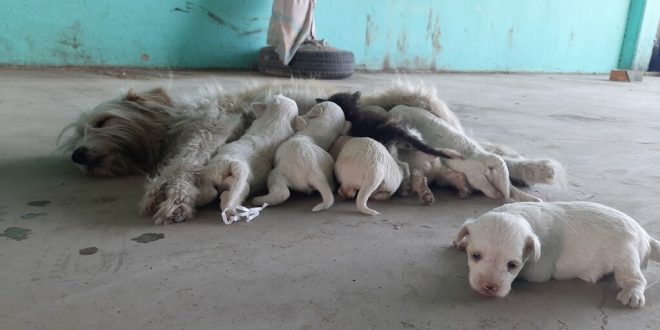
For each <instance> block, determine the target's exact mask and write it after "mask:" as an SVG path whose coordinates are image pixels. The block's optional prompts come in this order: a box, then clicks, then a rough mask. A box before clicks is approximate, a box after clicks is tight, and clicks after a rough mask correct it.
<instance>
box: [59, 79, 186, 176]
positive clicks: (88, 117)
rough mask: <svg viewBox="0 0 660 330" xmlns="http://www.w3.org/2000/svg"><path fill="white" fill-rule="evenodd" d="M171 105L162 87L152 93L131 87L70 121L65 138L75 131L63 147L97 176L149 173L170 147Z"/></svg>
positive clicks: (83, 168) (64, 150) (84, 169)
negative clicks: (168, 140) (168, 141)
mask: <svg viewBox="0 0 660 330" xmlns="http://www.w3.org/2000/svg"><path fill="white" fill-rule="evenodd" d="M171 105H172V101H171V99H170V97H169V96H168V95H167V93H166V92H165V90H163V89H161V88H157V89H154V90H151V91H149V92H146V93H135V92H133V91H132V90H129V91H128V92H126V94H124V95H122V96H121V97H119V98H116V99H114V100H110V101H107V102H104V103H101V104H100V105H98V106H97V107H96V108H94V109H93V110H92V111H90V112H87V113H83V114H82V115H81V116H80V117H79V118H78V120H76V121H75V122H73V123H71V124H69V125H67V126H66V127H65V128H64V129H63V130H62V132H61V133H60V137H61V136H62V135H63V134H65V133H66V132H67V131H69V130H72V131H73V135H72V136H71V137H70V138H69V139H68V140H67V141H66V142H65V143H63V144H62V145H61V146H60V150H61V151H63V152H66V153H70V155H71V160H72V161H73V162H74V163H76V164H78V166H79V167H80V168H81V169H82V170H83V171H85V172H86V173H88V174H90V175H94V176H121V175H127V174H131V173H136V172H141V171H149V170H151V169H153V167H154V166H155V165H156V164H157V162H158V160H159V159H160V157H162V153H163V150H164V148H165V147H166V146H165V144H166V138H167V129H168V123H169V122H170V121H171V118H172V115H173V112H172V108H171ZM58 140H59V138H58Z"/></svg>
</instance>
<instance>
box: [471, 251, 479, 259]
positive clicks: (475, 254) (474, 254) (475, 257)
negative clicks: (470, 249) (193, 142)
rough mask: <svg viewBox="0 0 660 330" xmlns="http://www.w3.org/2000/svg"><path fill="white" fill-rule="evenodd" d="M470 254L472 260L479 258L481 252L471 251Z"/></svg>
mask: <svg viewBox="0 0 660 330" xmlns="http://www.w3.org/2000/svg"><path fill="white" fill-rule="evenodd" d="M471 256H472V260H474V261H479V260H481V253H479V252H474V253H472V255H471Z"/></svg>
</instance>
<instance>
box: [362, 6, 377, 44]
mask: <svg viewBox="0 0 660 330" xmlns="http://www.w3.org/2000/svg"><path fill="white" fill-rule="evenodd" d="M375 32H376V25H375V24H374V22H373V21H372V20H371V15H369V14H367V23H366V26H365V32H364V45H365V46H367V47H368V46H371V43H372V42H373V41H374V34H375ZM365 49H366V47H365Z"/></svg>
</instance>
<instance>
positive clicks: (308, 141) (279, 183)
mask: <svg viewBox="0 0 660 330" xmlns="http://www.w3.org/2000/svg"><path fill="white" fill-rule="evenodd" d="M302 119H303V120H301V121H298V122H297V123H296V124H297V125H296V127H295V128H296V130H297V132H296V134H295V135H294V136H292V137H291V138H290V139H288V140H287V141H286V142H284V143H283V144H282V145H281V146H280V147H279V149H277V153H276V154H275V168H274V169H273V170H272V171H271V172H270V174H269V175H268V195H265V196H261V197H256V198H254V199H253V200H252V203H253V204H256V205H261V204H263V203H267V204H270V205H277V204H280V203H282V202H284V201H286V200H287V199H289V195H290V192H289V188H292V189H294V190H296V191H300V192H306V193H311V192H312V191H313V190H317V191H318V192H319V193H321V197H322V198H323V202H322V203H320V204H318V205H316V206H314V208H313V209H312V211H314V212H316V211H322V210H325V209H327V208H329V207H330V206H332V204H334V202H335V198H334V196H333V191H334V187H335V179H334V176H333V173H332V168H333V166H334V164H335V161H334V159H332V156H330V154H329V153H328V152H327V151H326V150H328V148H330V145H331V144H332V142H333V141H334V140H335V139H337V137H338V136H339V135H340V134H342V132H343V133H347V132H348V130H349V129H350V124H349V123H348V122H347V121H346V119H345V118H344V112H343V111H342V110H341V108H340V107H339V106H338V105H336V104H334V103H332V102H323V103H319V104H317V105H315V106H314V107H313V108H312V109H311V110H310V111H309V112H307V114H305V115H304V116H302Z"/></svg>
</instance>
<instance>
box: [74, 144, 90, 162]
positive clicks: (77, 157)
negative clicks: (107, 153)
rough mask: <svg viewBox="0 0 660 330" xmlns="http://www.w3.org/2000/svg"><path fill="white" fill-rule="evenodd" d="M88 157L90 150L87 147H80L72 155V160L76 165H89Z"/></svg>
mask: <svg viewBox="0 0 660 330" xmlns="http://www.w3.org/2000/svg"><path fill="white" fill-rule="evenodd" d="M88 156H89V149H87V147H79V148H76V150H74V151H73V154H71V160H72V161H73V162H74V163H76V164H80V165H85V164H87V161H88V159H87V158H88Z"/></svg>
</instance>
